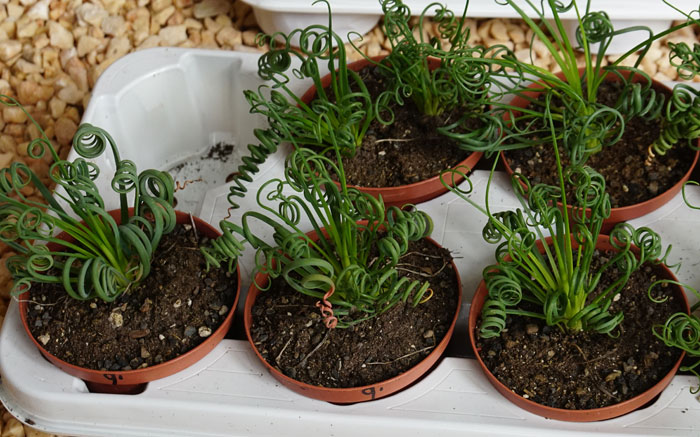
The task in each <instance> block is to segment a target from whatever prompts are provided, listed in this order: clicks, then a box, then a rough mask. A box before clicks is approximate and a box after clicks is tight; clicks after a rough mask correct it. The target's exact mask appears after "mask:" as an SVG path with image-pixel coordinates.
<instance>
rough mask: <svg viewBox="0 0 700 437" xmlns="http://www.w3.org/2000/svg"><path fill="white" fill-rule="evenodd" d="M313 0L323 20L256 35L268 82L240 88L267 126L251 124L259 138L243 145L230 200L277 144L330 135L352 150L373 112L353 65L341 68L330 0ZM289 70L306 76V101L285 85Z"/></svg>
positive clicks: (324, 143)
mask: <svg viewBox="0 0 700 437" xmlns="http://www.w3.org/2000/svg"><path fill="white" fill-rule="evenodd" d="M317 3H325V4H326V6H327V7H328V26H323V25H320V24H314V25H311V26H309V27H306V28H304V29H296V30H294V31H292V32H291V33H290V34H289V35H285V34H283V33H280V32H277V33H274V34H272V35H259V36H258V43H259V44H261V45H264V44H265V43H269V45H270V49H269V50H268V51H267V52H265V53H264V54H262V55H261V56H260V59H259V61H258V74H259V76H260V77H261V78H262V79H264V80H266V81H270V82H271V84H270V85H261V86H260V87H259V88H258V89H257V90H255V91H253V90H247V91H245V92H244V94H245V98H246V99H247V101H248V103H249V104H250V107H251V110H250V111H251V113H254V114H261V115H264V116H265V117H266V119H267V121H268V124H269V127H268V128H266V129H256V130H255V136H256V137H257V138H258V139H259V140H260V142H261V144H259V145H249V146H248V148H249V150H250V152H251V155H250V156H249V157H246V158H244V159H243V160H244V164H243V165H241V166H240V167H239V168H238V175H237V176H236V177H235V178H234V181H233V182H234V183H233V185H232V186H231V191H230V194H229V196H228V199H229V202H231V203H232V204H233V205H234V206H236V204H235V201H234V197H235V196H243V195H244V194H245V192H246V191H247V190H246V188H245V186H244V182H250V181H251V180H252V175H253V174H255V173H256V172H257V171H258V165H260V164H261V163H263V162H264V161H265V159H267V157H268V156H269V155H270V154H272V153H274V152H275V151H276V150H277V147H278V146H279V145H280V144H282V143H291V144H293V145H294V146H295V147H316V148H325V147H328V146H329V145H331V135H332V136H333V137H334V140H335V141H336V143H337V144H340V145H341V146H342V150H343V154H345V155H352V154H353V153H354V149H355V148H356V147H357V146H359V145H360V144H361V143H362V138H363V137H364V135H365V133H366V131H367V129H368V127H369V124H370V123H371V122H372V120H373V119H374V118H375V116H376V109H375V105H374V102H373V101H372V99H371V98H370V96H369V92H368V91H367V88H366V87H365V85H364V83H363V82H362V80H361V79H360V77H359V75H358V74H357V73H356V72H355V71H352V70H350V69H348V68H347V66H348V60H347V53H346V51H345V45H344V44H343V39H342V38H341V37H340V36H338V35H337V34H336V33H335V32H334V31H333V20H332V17H331V12H330V3H329V2H328V1H326V0H316V1H314V4H317ZM297 45H298V48H295V46H297ZM295 61H296V63H295ZM322 66H325V67H327V69H328V71H329V74H330V77H331V79H330V83H329V84H328V86H327V87H325V86H324V84H323V83H322V81H321V78H322V75H321V71H322V69H323V68H322ZM290 76H293V77H294V78H296V79H311V80H312V82H313V85H314V87H315V88H316V97H315V99H314V100H313V101H312V102H310V103H309V104H307V103H305V102H304V101H303V100H302V99H301V97H300V96H298V95H297V94H296V93H295V92H294V91H293V90H292V89H290V88H289V83H290V80H291V77H290Z"/></svg>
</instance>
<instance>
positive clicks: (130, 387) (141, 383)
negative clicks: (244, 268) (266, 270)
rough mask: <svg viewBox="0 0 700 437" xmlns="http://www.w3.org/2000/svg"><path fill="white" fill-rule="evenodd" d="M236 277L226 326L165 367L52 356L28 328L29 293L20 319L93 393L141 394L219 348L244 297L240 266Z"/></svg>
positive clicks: (201, 225)
mask: <svg viewBox="0 0 700 437" xmlns="http://www.w3.org/2000/svg"><path fill="white" fill-rule="evenodd" d="M131 212H132V209H131V208H130V209H129V213H130V214H131ZM109 214H110V215H111V216H112V217H113V218H114V219H115V220H117V222H119V221H120V213H119V210H114V211H110V212H109ZM175 214H176V218H177V223H178V224H189V223H192V221H194V224H195V227H196V229H197V232H198V233H199V234H203V235H206V236H207V237H209V238H216V237H217V236H219V235H221V234H220V233H219V231H217V230H216V229H215V228H214V227H213V226H211V225H209V224H208V223H206V222H205V221H203V220H201V219H199V218H197V217H194V216H192V217H191V216H190V215H189V214H187V213H184V212H180V211H176V212H175ZM190 217H191V219H192V221H191V219H190ZM58 238H61V239H64V240H67V239H68V238H69V236H68V235H67V234H65V233H63V234H60V235H59V236H58ZM51 246H54V247H58V244H56V243H51V244H49V247H51ZM236 275H237V276H236V277H237V281H238V289H237V291H236V298H235V300H234V303H233V305H231V309H230V310H229V313H228V315H227V316H226V318H225V319H224V321H223V323H222V324H221V325H220V326H219V327H218V328H217V329H216V331H214V332H213V333H212V334H211V335H210V336H209V337H207V339H206V340H204V342H202V343H201V344H199V345H198V346H197V347H195V348H194V349H192V350H190V351H189V352H186V353H184V354H182V355H180V356H178V357H176V358H173V359H172V360H168V361H165V362H163V363H161V364H157V365H154V366H151V367H146V368H143V369H135V370H123V371H102V370H93V369H88V368H84V367H79V366H75V365H73V364H70V363H68V362H66V361H63V360H61V359H60V358H58V357H56V356H55V355H52V354H51V353H50V352H48V351H47V350H46V349H44V347H43V345H42V344H41V343H39V342H38V341H37V340H36V338H34V336H33V335H32V333H31V331H30V330H29V326H28V325H27V301H28V296H27V294H28V293H29V292H25V293H23V294H22V295H20V296H19V313H20V318H21V320H22V325H23V326H24V330H25V331H26V332H27V334H28V335H29V338H30V339H31V340H32V342H34V344H35V345H36V347H37V348H39V352H41V354H42V355H43V356H44V357H45V358H46V359H47V360H49V361H50V362H51V363H53V364H54V365H55V366H56V367H58V368H60V369H61V370H63V371H65V372H66V373H68V374H70V375H73V376H75V377H78V378H80V379H82V380H83V381H85V384H86V385H87V386H88V388H89V389H90V391H92V392H98V393H119V394H134V393H140V392H142V391H143V390H144V389H145V388H146V383H148V382H150V381H154V380H156V379H160V378H164V377H166V376H170V375H173V374H175V373H177V372H179V371H181V370H183V369H185V368H187V367H189V366H191V365H192V364H194V363H196V362H197V361H199V360H200V359H202V358H204V356H205V355H206V354H208V353H209V352H211V350H212V349H214V347H216V345H218V344H219V342H221V340H223V338H224V337H225V336H226V333H227V332H228V330H229V328H230V327H231V323H232V322H233V313H234V311H235V309H236V304H237V302H238V297H239V295H240V289H241V275H240V270H239V269H238V267H236Z"/></svg>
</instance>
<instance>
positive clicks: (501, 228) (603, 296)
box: [442, 115, 668, 338]
mask: <svg viewBox="0 0 700 437" xmlns="http://www.w3.org/2000/svg"><path fill="white" fill-rule="evenodd" d="M548 121H549V128H550V135H551V138H552V142H553V146H554V152H555V153H556V155H555V156H556V159H557V168H558V177H559V186H550V185H545V184H537V185H534V186H531V185H530V183H529V182H528V180H527V179H526V178H525V177H523V176H521V175H520V174H518V173H515V174H514V175H513V177H512V179H511V181H512V186H513V190H514V191H515V193H516V196H517V197H518V200H519V201H520V204H521V207H522V208H518V209H516V210H514V211H513V210H507V211H503V212H496V213H492V212H491V210H490V207H489V201H488V193H489V190H490V185H491V181H492V178H493V173H494V171H493V170H492V172H491V175H490V177H489V181H488V184H487V187H486V198H485V207H481V206H480V205H479V204H477V203H476V202H475V201H474V200H472V199H471V198H470V196H469V194H470V193H471V191H472V186H471V183H470V182H469V180H468V179H467V181H466V182H465V183H464V184H463V185H462V186H461V187H452V188H450V189H451V190H452V191H453V192H455V193H456V194H457V195H458V196H459V197H461V198H462V199H464V200H466V201H467V202H468V203H470V204H471V205H472V206H474V207H475V208H476V209H478V210H479V211H481V212H482V213H484V214H485V215H486V216H487V217H488V222H487V224H486V226H485V227H484V229H483V232H482V235H483V238H484V240H485V241H487V242H489V243H493V244H498V247H497V249H496V264H494V265H491V266H488V267H486V268H485V269H484V273H483V276H484V281H485V282H486V286H487V288H488V290H489V294H488V298H487V299H486V301H485V303H484V307H483V309H482V314H481V315H482V321H481V326H480V328H479V332H480V335H481V336H482V337H484V338H488V337H494V336H498V335H500V333H501V331H502V330H503V329H504V328H505V324H506V316H507V315H508V314H515V315H524V316H531V317H535V318H539V319H542V320H544V321H545V322H546V323H547V324H548V325H550V326H558V327H560V328H562V329H565V330H568V331H580V330H589V331H595V332H599V333H612V332H613V330H614V329H615V328H616V327H617V326H618V325H619V324H620V322H621V321H622V320H623V317H624V315H623V314H622V313H615V314H613V313H611V312H610V311H609V308H610V305H611V303H612V302H613V299H614V297H615V295H616V294H617V293H618V292H620V291H621V290H622V289H623V287H624V286H625V284H626V282H627V280H628V279H629V277H630V275H631V274H632V273H633V272H634V271H635V270H637V269H638V268H639V267H640V266H641V265H642V264H644V263H645V262H648V261H650V262H658V261H657V260H658V259H659V258H663V259H665V257H666V254H667V253H668V251H667V252H666V254H664V253H662V252H663V250H662V245H661V240H660V237H659V235H658V234H656V233H655V232H654V231H652V230H651V229H649V228H639V229H634V228H633V227H632V226H631V225H629V224H626V223H621V224H619V225H617V226H615V228H613V229H612V231H611V232H610V236H609V242H610V245H611V246H612V247H613V249H614V254H612V255H611V257H610V258H609V259H608V260H607V261H605V262H604V263H603V264H602V265H601V266H600V267H597V268H594V267H593V259H594V255H595V251H596V243H597V241H598V237H599V235H600V232H601V228H602V225H603V221H604V219H605V218H606V217H608V216H609V215H610V200H609V196H608V194H607V193H606V192H605V180H604V179H603V177H602V176H601V175H600V174H598V173H596V172H595V171H594V170H592V169H591V168H589V167H584V166H571V167H568V168H567V169H566V170H563V168H562V164H561V160H560V155H559V153H560V152H559V148H558V146H557V138H556V133H555V123H554V120H553V117H552V116H551V115H548ZM494 169H495V168H494ZM457 173H460V172H459V170H452V171H448V172H446V173H443V175H442V178H443V183H445V185H446V186H448V187H449V185H450V184H447V183H446V182H445V181H446V178H449V177H450V176H452V177H454V175H455V174H457ZM462 175H463V174H462ZM463 176H464V175H463ZM568 187H572V189H573V193H572V197H573V202H569V201H568V200H567V195H566V192H567V188H568ZM569 207H570V209H569ZM567 209H569V212H568V213H567V212H566V211H567ZM548 237H551V240H549V241H548V240H547V238H548ZM633 245H634V246H636V247H637V248H638V249H639V250H638V253H637V254H636V255H635V253H634V251H633V248H632V246H633ZM662 255H664V256H663V257H662ZM613 267H614V268H616V269H617V270H619V272H620V275H619V277H618V278H617V279H616V280H615V281H613V282H612V283H611V284H610V285H608V286H606V287H605V288H604V289H602V290H597V288H598V285H599V283H600V279H601V277H602V275H603V274H605V272H606V271H609V270H611V269H612V268H613Z"/></svg>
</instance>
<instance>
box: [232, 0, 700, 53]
mask: <svg viewBox="0 0 700 437" xmlns="http://www.w3.org/2000/svg"><path fill="white" fill-rule="evenodd" d="M244 1H245V2H246V3H248V4H249V5H250V6H252V8H253V12H254V13H255V18H256V20H257V22H258V25H259V26H260V28H261V29H262V30H263V31H264V32H265V33H269V34H271V33H274V32H282V33H285V34H288V33H290V32H291V31H292V30H294V29H296V28H305V27H307V26H310V25H312V24H323V25H326V24H327V23H328V16H327V13H328V8H327V6H326V4H324V3H318V4H315V5H314V4H313V1H312V0H308V1H307V0H305V1H303V2H299V1H296V2H290V1H287V0H244ZM330 3H331V8H332V11H333V28H334V30H335V32H336V33H337V34H338V35H340V36H341V37H343V38H345V37H346V36H347V34H348V32H350V31H354V32H357V33H359V34H360V35H363V34H365V33H367V32H369V31H370V30H371V29H372V28H373V27H374V25H375V24H377V22H378V21H379V18H380V17H381V15H382V9H381V6H380V4H379V1H378V0H333V1H331V2H330ZM403 3H404V4H406V5H407V6H408V7H409V8H410V9H411V12H412V13H413V14H414V15H418V14H420V13H421V12H422V11H423V9H424V8H425V7H426V6H428V5H429V4H431V3H433V2H432V1H428V0H404V1H403ZM439 3H441V4H445V5H447V7H448V8H450V9H451V10H452V11H453V12H454V13H455V15H457V16H461V14H462V11H463V10H464V4H465V1H462V0H442V1H439ZM533 3H534V4H535V5H537V6H538V7H540V1H539V0H535V1H533ZM567 4H568V2H567ZM578 4H579V7H580V8H585V0H579V1H578ZM672 4H673V5H674V6H676V7H678V8H679V9H680V10H682V11H686V12H690V11H692V10H695V9H697V2H693V1H691V0H677V1H673V2H672ZM518 5H519V6H520V7H521V8H523V9H524V10H525V11H526V12H527V13H529V14H530V16H531V17H536V15H535V14H533V13H532V10H531V8H530V6H528V5H527V3H526V2H525V1H524V0H521V1H519V2H518ZM591 10H592V11H600V10H604V11H606V12H607V13H608V15H609V16H610V18H611V20H612V22H613V25H614V26H615V29H622V28H624V27H628V26H632V25H644V26H648V27H650V28H651V29H652V31H654V32H655V33H656V32H660V31H663V30H665V29H668V28H669V27H670V25H671V22H672V21H673V20H682V19H684V18H685V17H684V16H683V15H682V14H680V13H679V12H678V11H675V10H673V9H672V8H671V7H669V6H667V5H665V4H664V3H663V2H661V1H660V0H659V1H657V0H616V1H606V0H592V1H591ZM584 12H585V11H583V10H581V14H583V13H584ZM428 15H429V16H430V15H435V8H431V10H430V12H429V13H428ZM467 16H468V17H470V18H520V16H519V15H518V14H517V13H516V12H515V11H514V10H513V9H512V8H511V7H510V6H508V5H501V4H498V3H497V2H496V0H471V1H470V2H469V9H468V11H467ZM561 17H562V18H564V25H565V27H566V30H567V33H568V35H569V38H572V41H574V42H575V41H576V40H575V32H576V28H577V27H578V24H577V22H576V13H575V12H574V10H573V9H572V10H570V11H568V12H564V13H562V14H561ZM473 30H475V29H473ZM647 37H648V34H646V33H645V32H631V33H627V34H624V35H620V36H618V37H616V38H615V39H614V40H613V42H612V43H611V44H610V47H609V48H608V51H607V53H608V54H611V55H614V54H621V53H624V52H626V51H627V50H629V49H631V48H632V47H634V46H636V45H637V44H638V43H640V42H642V41H644V39H646V38H647ZM353 39H356V38H354V37H353Z"/></svg>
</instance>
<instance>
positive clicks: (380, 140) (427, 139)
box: [343, 67, 472, 188]
mask: <svg viewBox="0 0 700 437" xmlns="http://www.w3.org/2000/svg"><path fill="white" fill-rule="evenodd" d="M359 74H360V77H361V78H362V80H363V82H364V84H365V86H367V89H368V91H369V92H370V95H371V96H372V98H373V99H376V98H377V96H379V94H381V93H382V92H383V91H385V90H386V79H385V78H384V77H383V76H382V75H381V73H380V72H379V71H378V70H377V69H376V68H375V67H366V68H364V69H362V70H361V71H360V72H359ZM391 108H392V110H393V111H394V117H395V119H394V123H392V124H391V125H388V126H386V125H383V124H382V123H380V122H378V121H377V120H374V121H373V122H372V123H371V124H370V126H369V129H368V130H367V133H366V135H365V136H364V138H363V141H362V145H361V146H360V147H359V148H358V151H357V153H356V154H355V156H354V157H344V158H343V167H344V169H345V176H346V179H347V182H348V184H351V185H355V186H360V187H365V188H378V187H397V186H400V185H407V184H412V183H415V182H420V181H423V180H425V179H429V178H431V177H433V176H436V175H438V174H440V172H441V171H443V170H446V169H448V168H452V167H455V166H456V165H457V164H459V163H460V162H462V161H464V160H465V159H467V157H468V156H469V155H470V153H471V152H468V151H466V150H462V149H460V148H459V146H458V145H457V142H455V141H453V140H451V139H449V138H447V137H445V136H443V135H441V134H440V133H438V131H437V129H438V128H440V127H443V126H446V125H448V124H451V123H453V122H455V121H457V120H459V118H460V117H461V116H462V111H461V110H459V109H456V110H453V111H451V112H449V113H443V114H440V115H438V116H435V117H432V116H426V115H424V114H422V113H421V111H420V110H419V109H418V108H417V107H416V105H415V104H414V103H413V101H412V100H411V99H410V98H406V99H405V100H404V105H403V106H399V105H396V104H393V105H391ZM471 121H472V120H470V122H471Z"/></svg>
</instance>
